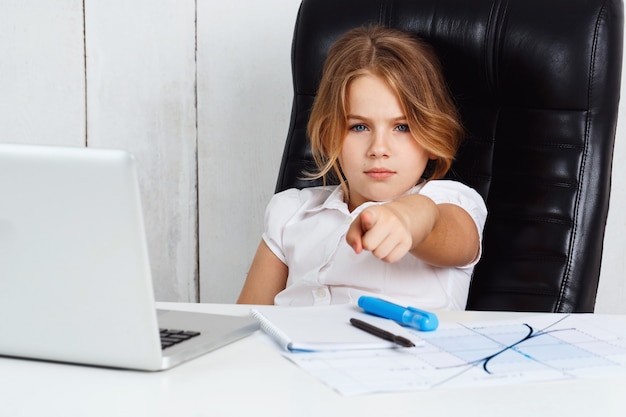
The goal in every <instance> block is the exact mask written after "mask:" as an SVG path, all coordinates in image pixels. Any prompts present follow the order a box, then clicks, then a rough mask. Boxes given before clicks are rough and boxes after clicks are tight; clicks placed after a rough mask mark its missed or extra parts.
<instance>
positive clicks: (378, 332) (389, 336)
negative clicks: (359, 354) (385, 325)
mask: <svg viewBox="0 0 626 417" xmlns="http://www.w3.org/2000/svg"><path fill="white" fill-rule="evenodd" d="M350 324H352V325H353V326H354V327H356V328H358V329H361V330H364V331H366V332H368V333H369V334H373V335H374V336H378V337H380V338H381V339H385V340H389V341H390V342H393V343H397V344H398V345H400V346H402V347H413V346H415V344H414V343H413V342H411V341H410V340H409V339H407V338H405V337H402V336H398V335H395V334H393V333H391V332H388V331H387V330H383V329H381V328H379V327H376V326H374V325H372V324H369V323H366V322H364V321H362V320H359V319H354V318H353V319H350Z"/></svg>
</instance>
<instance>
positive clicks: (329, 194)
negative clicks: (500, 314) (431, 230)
mask: <svg viewBox="0 0 626 417" xmlns="http://www.w3.org/2000/svg"><path fill="white" fill-rule="evenodd" d="M415 193H419V194H422V195H425V196H427V197H429V198H431V199H432V200H433V201H434V202H435V203H437V204H441V203H451V204H456V205H458V206H460V207H462V208H463V209H465V210H466V211H467V212H468V213H469V215H470V216H471V217H472V219H474V222H475V223H476V228H477V230H478V232H479V236H480V238H481V241H482V231H483V226H484V224H485V219H486V216H487V209H486V207H485V204H484V202H483V199H482V197H481V196H480V195H479V194H478V193H477V192H476V191H474V190H473V189H471V188H469V187H467V186H465V185H463V184H461V183H459V182H455V181H448V180H433V181H428V182H425V183H423V184H420V185H417V186H416V187H414V188H412V189H411V190H409V191H408V192H407V194H415ZM374 204H382V203H377V202H368V203H365V204H362V205H361V206H359V207H357V208H356V209H355V210H354V211H353V212H352V213H350V212H349V210H348V206H347V204H346V203H344V201H343V191H342V190H341V187H337V186H332V187H312V188H305V189H302V190H297V189H289V190H285V191H283V192H281V193H278V194H276V195H274V196H273V197H272V199H271V201H270V203H269V204H268V206H267V209H266V212H265V232H264V233H263V240H264V241H265V243H266V244H267V245H268V247H269V248H270V249H271V250H272V252H273V253H274V254H275V255H276V256H277V257H278V258H279V259H280V260H281V261H283V262H284V263H285V264H286V265H287V266H288V268H289V276H288V279H287V287H286V289H285V290H283V291H281V292H280V293H279V294H278V295H277V296H276V298H275V300H274V302H275V304H276V305H293V306H303V305H328V304H343V303H356V301H357V300H358V298H359V297H360V296H361V295H376V296H382V297H384V298H386V299H388V300H390V301H393V302H397V303H399V304H404V305H412V306H414V307H418V308H424V309H455V310H461V309H464V308H465V303H466V301H467V294H468V290H469V283H470V278H471V276H472V271H473V269H474V265H475V264H476V262H478V259H479V258H480V256H479V257H478V258H477V259H476V260H475V261H474V262H472V263H471V264H469V265H466V266H464V267H460V268H442V267H436V266H432V265H429V264H426V263H425V262H423V261H421V260H420V259H418V258H416V257H414V256H412V255H410V254H407V255H406V256H404V257H403V258H402V259H400V260H399V261H397V262H394V263H387V262H384V261H381V260H380V259H378V258H376V257H375V256H374V255H372V253H371V252H369V251H363V252H361V253H360V254H358V255H357V254H356V253H355V252H354V250H353V249H352V248H351V247H350V246H349V245H348V244H347V242H346V240H345V235H346V232H347V230H348V227H349V225H350V224H351V223H352V221H353V220H354V219H355V218H356V216H358V215H359V213H360V212H361V211H363V209H365V208H366V207H369V206H371V205H374Z"/></svg>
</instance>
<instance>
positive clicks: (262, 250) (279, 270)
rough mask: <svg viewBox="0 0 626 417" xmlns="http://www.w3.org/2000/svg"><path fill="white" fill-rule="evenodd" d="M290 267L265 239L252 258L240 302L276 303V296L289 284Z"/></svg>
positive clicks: (238, 301)
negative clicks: (271, 248) (275, 253)
mask: <svg viewBox="0 0 626 417" xmlns="http://www.w3.org/2000/svg"><path fill="white" fill-rule="evenodd" d="M288 273H289V269H288V268H287V265H285V264H284V263H283V262H282V261H281V260H280V259H278V257H277V256H276V255H274V252H272V251H271V250H270V248H269V247H268V246H267V245H266V244H265V242H264V241H263V240H261V243H260V244H259V247H258V249H257V251H256V254H255V255H254V259H253V260H252V265H251V266H250V271H248V277H247V278H246V282H245V283H244V284H243V288H242V290H241V294H239V299H238V300H237V303H238V304H274V297H275V296H276V294H278V293H279V292H281V291H282V290H284V289H285V287H286V286H287V275H288Z"/></svg>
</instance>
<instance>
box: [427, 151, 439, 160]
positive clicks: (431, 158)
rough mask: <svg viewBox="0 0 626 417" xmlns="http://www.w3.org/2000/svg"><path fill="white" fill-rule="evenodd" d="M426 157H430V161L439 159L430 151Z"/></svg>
mask: <svg viewBox="0 0 626 417" xmlns="http://www.w3.org/2000/svg"><path fill="white" fill-rule="evenodd" d="M428 159H430V160H431V161H436V160H437V159H439V157H438V156H437V155H435V154H432V153H431V154H430V155H428Z"/></svg>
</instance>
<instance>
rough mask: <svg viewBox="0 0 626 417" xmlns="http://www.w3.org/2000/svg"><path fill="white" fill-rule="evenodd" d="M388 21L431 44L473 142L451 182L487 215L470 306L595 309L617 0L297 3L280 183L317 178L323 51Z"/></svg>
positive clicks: (614, 82) (616, 56) (613, 119)
mask: <svg viewBox="0 0 626 417" xmlns="http://www.w3.org/2000/svg"><path fill="white" fill-rule="evenodd" d="M367 23H380V24H384V25H386V26H390V27H395V28H399V29H403V30H408V31H410V32H413V33H415V34H416V35H419V36H420V37H422V38H424V39H426V40H427V41H429V42H430V43H431V44H432V45H433V46H434V47H435V49H436V51H437V53H438V55H439V57H440V59H441V61H442V63H443V67H444V71H445V75H446V77H447V80H448V83H449V86H450V89H451V91H452V93H453V95H454V97H455V99H456V101H457V104H458V106H459V109H460V112H461V116H462V119H463V123H464V125H465V128H466V133H467V135H466V139H465V141H464V144H463V145H462V147H461V149H460V150H459V153H458V155H457V159H456V161H455V163H454V165H453V167H452V170H451V172H450V174H449V177H451V178H454V179H457V180H459V181H462V182H464V183H466V184H468V185H470V186H472V187H473V188H475V189H476V190H477V191H478V192H479V193H480V194H481V195H482V196H483V197H484V199H485V202H486V204H487V207H488V210H489V215H488V219H487V223H486V226H485V230H484V238H483V257H482V260H481V261H480V263H479V264H478V265H477V267H476V268H475V271H474V275H473V277H472V283H471V286H470V293H469V299H468V303H467V308H468V309H473V310H506V311H510V310H513V311H546V312H569V311H573V312H585V311H593V309H594V304H595V297H596V292H597V287H598V281H599V275H600V264H601V260H602V244H603V239H604V229H605V224H606V217H607V212H608V205H609V192H610V185H611V182H610V180H611V164H612V158H613V144H614V141H615V128H616V124H617V110H618V102H619V92H620V78H621V65H622V42H623V33H622V32H623V3H622V0H393V1H392V0H303V1H302V4H301V6H300V11H299V15H298V19H297V22H296V27H295V32H294V38H293V49H292V70H293V82H294V100H293V110H292V115H291V125H290V127H289V132H288V137H287V143H286V145H285V150H284V154H283V159H282V164H281V168H280V173H279V178H278V182H277V186H276V191H280V190H283V189H286V188H290V187H297V188H302V187H308V186H312V185H317V184H315V183H311V182H310V181H305V180H302V179H300V178H301V177H302V171H303V170H305V169H307V168H310V167H311V166H312V158H311V154H310V149H309V147H308V143H307V137H306V124H307V120H308V114H309V110H310V108H311V105H312V103H313V100H314V98H315V94H316V90H317V86H318V83H319V79H320V74H321V69H322V66H323V62H324V59H325V57H326V53H327V51H328V48H329V46H330V45H331V44H332V43H333V42H334V41H335V39H337V38H338V37H339V36H340V35H341V34H343V33H344V32H346V31H347V30H349V29H351V28H353V27H355V26H360V25H363V24H367Z"/></svg>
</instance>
